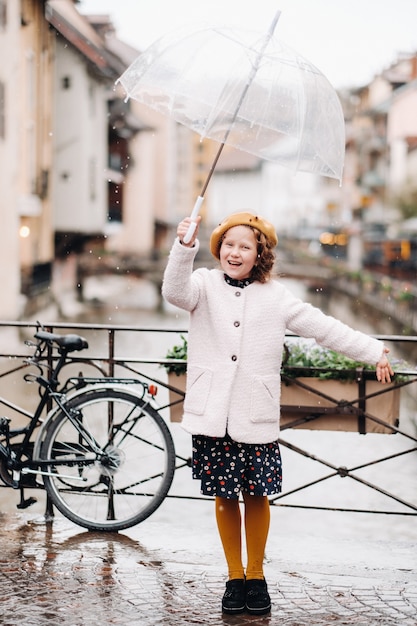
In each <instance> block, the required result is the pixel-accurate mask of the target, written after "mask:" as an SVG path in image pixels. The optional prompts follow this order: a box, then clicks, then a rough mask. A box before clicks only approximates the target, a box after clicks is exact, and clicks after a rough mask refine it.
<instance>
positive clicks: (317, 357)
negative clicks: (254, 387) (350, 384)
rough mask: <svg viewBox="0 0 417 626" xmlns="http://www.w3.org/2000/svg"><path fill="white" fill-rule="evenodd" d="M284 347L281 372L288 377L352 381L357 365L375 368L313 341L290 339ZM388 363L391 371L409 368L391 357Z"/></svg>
mask: <svg viewBox="0 0 417 626" xmlns="http://www.w3.org/2000/svg"><path fill="white" fill-rule="evenodd" d="M284 348H285V350H284V358H283V364H282V369H281V373H282V374H284V375H285V376H288V377H290V378H296V377H298V376H307V377H310V378H320V379H322V380H328V379H332V380H355V378H356V370H357V369H358V368H361V369H364V370H366V371H370V372H374V371H375V365H370V364H369V363H362V362H361V361H354V360H353V359H349V358H348V357H346V356H343V354H339V352H335V351H334V350H329V349H328V348H322V347H320V346H317V344H312V345H308V344H306V343H303V342H291V343H290V344H285V346H284ZM391 366H392V368H393V370H394V372H395V371H396V370H397V371H401V370H404V369H406V370H409V369H410V366H409V365H408V364H407V363H406V362H405V361H403V360H395V361H393V360H391ZM407 379H408V375H407V374H396V375H395V382H401V381H404V380H407Z"/></svg>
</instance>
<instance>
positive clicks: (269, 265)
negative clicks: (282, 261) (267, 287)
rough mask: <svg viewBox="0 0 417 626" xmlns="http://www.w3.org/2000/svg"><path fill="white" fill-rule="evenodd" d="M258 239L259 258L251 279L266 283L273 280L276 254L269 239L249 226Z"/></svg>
mask: <svg viewBox="0 0 417 626" xmlns="http://www.w3.org/2000/svg"><path fill="white" fill-rule="evenodd" d="M248 228H250V229H251V230H253V233H254V235H255V238H256V242H257V247H258V258H257V260H256V263H255V265H254V266H253V268H252V271H251V278H252V279H253V280H258V281H259V282H260V283H266V282H268V280H269V279H270V278H271V273H272V269H273V267H274V263H275V252H274V250H273V248H272V247H271V244H270V242H269V239H268V238H267V237H266V236H265V235H264V234H263V233H262V232H261V231H260V230H258V229H257V228H254V227H253V226H249V227H248Z"/></svg>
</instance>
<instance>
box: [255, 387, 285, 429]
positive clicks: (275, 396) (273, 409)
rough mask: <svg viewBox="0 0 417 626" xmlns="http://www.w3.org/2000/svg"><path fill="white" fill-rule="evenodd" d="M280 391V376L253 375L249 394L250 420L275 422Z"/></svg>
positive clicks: (277, 415)
mask: <svg viewBox="0 0 417 626" xmlns="http://www.w3.org/2000/svg"><path fill="white" fill-rule="evenodd" d="M280 393H281V377H280V376H254V378H253V381H252V394H251V411H250V420H251V422H258V423H259V422H270V423H271V422H277V421H278V418H279V403H280Z"/></svg>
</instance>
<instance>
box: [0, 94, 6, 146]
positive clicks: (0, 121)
mask: <svg viewBox="0 0 417 626" xmlns="http://www.w3.org/2000/svg"><path fill="white" fill-rule="evenodd" d="M5 137H6V86H5V84H4V83H2V82H0V139H5Z"/></svg>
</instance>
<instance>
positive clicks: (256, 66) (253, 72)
mask: <svg viewBox="0 0 417 626" xmlns="http://www.w3.org/2000/svg"><path fill="white" fill-rule="evenodd" d="M280 15H281V11H277V12H276V14H275V17H274V19H273V20H272V22H271V25H270V27H269V30H268V33H267V35H266V37H265V41H264V42H263V44H262V46H261V48H260V50H259V52H258V53H257V55H256V58H255V61H254V63H253V65H252V69H251V71H250V73H249V76H248V79H247V81H246V84H245V86H244V88H243V90H242V93H241V95H240V98H239V102H238V103H237V105H236V109H235V111H234V113H233V117H232V121H231V123H230V126H229V128H228V129H227V130H226V132H225V134H224V137H223V141H222V142H221V144H220V147H219V149H218V151H217V154H216V156H215V157H214V161H213V163H212V165H211V167H210V170H209V173H208V175H207V178H206V181H205V183H204V185H203V188H202V190H201V194H200V197H201V198H204V194H205V192H206V190H207V187H208V185H209V182H210V180H211V177H212V176H213V172H214V170H215V168H216V165H217V162H218V160H219V158H220V155H221V153H222V151H223V148H224V146H225V144H226V142H227V139H228V137H229V135H230V133H231V131H232V128H233V125H234V123H235V121H236V118H237V116H238V113H239V111H240V109H241V106H242V104H243V100H244V99H245V96H246V94H247V92H248V89H249V87H250V86H251V84H252V82H253V79H254V78H255V76H256V72H257V71H258V69H259V65H260V62H261V59H262V56H263V54H264V51H265V48H266V47H267V46H268V44H269V42H270V41H271V37H272V35H273V34H274V31H275V27H276V25H277V23H278V20H279V18H280Z"/></svg>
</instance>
